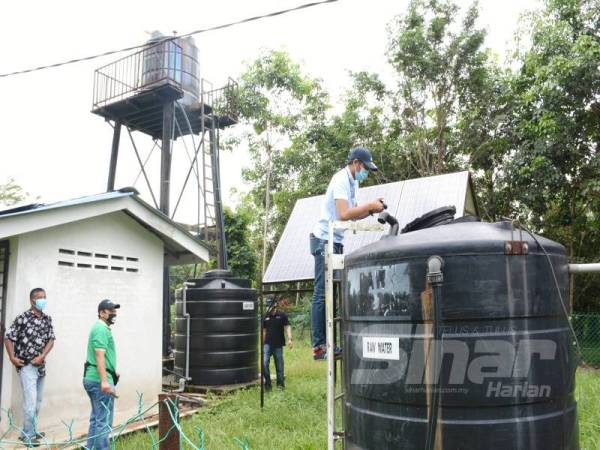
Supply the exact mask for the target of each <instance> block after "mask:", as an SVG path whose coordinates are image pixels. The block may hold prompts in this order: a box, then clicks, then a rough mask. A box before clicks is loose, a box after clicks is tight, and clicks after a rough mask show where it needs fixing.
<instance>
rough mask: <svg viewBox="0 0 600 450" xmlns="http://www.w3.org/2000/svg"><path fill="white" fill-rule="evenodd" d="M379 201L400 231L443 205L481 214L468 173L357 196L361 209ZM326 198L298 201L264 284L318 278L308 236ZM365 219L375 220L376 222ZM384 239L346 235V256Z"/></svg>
mask: <svg viewBox="0 0 600 450" xmlns="http://www.w3.org/2000/svg"><path fill="white" fill-rule="evenodd" d="M379 197H383V198H384V200H385V202H386V204H387V205H388V212H389V213H390V214H391V215H393V216H395V217H396V218H397V219H398V223H399V224H400V229H402V228H403V227H404V225H406V224H407V223H409V222H411V221H412V220H414V219H416V218H417V217H420V216H422V215H423V214H425V213H426V212H429V211H431V210H433V209H436V208H439V207H442V206H449V205H453V206H455V207H456V216H455V217H462V216H463V215H466V214H471V215H477V214H478V211H477V204H476V201H475V197H474V195H473V189H472V187H471V181H470V174H469V172H467V171H465V172H456V173H450V174H445V175H437V176H432V177H424V178H416V179H412V180H405V181H398V182H395V183H387V184H380V185H376V186H369V187H366V188H361V189H360V190H359V191H358V203H359V204H360V203H365V202H366V201H370V200H373V199H376V198H379ZM323 198H324V195H319V196H316V197H308V198H303V199H300V200H298V201H297V202H296V205H295V206H294V209H293V211H292V214H291V215H290V218H289V220H288V223H287V224H286V226H285V229H284V230H283V234H282V235H281V239H280V240H279V243H278V244H277V248H276V249H275V252H274V253H273V257H272V258H271V261H270V262H269V266H268V267H267V270H266V271H265V275H264V277H263V283H264V284H271V283H283V282H290V281H304V280H312V279H313V278H314V259H313V256H312V255H311V254H310V251H309V234H310V233H311V231H312V230H313V228H314V226H315V224H316V222H317V220H318V217H319V215H320V209H321V203H322V201H323ZM364 220H370V221H376V218H375V217H373V218H369V219H364ZM385 233H387V229H386V231H385ZM382 234H383V233H381V232H358V233H356V234H352V233H351V232H350V231H347V232H346V234H345V237H344V253H345V254H348V253H351V252H352V251H354V250H356V249H357V248H359V247H363V246H365V245H367V244H370V243H372V242H374V241H376V240H378V239H380V238H381V236H382Z"/></svg>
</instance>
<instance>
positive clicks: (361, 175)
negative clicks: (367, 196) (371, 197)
mask: <svg viewBox="0 0 600 450" xmlns="http://www.w3.org/2000/svg"><path fill="white" fill-rule="evenodd" d="M368 176H369V171H368V170H366V169H361V170H360V171H358V172H356V181H358V182H361V181H364V180H365V179H366V178H367V177H368Z"/></svg>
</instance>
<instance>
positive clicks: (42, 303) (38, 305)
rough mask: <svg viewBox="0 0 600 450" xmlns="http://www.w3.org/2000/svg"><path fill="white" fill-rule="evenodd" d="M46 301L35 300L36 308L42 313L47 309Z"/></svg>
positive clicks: (43, 299) (41, 299)
mask: <svg viewBox="0 0 600 450" xmlns="http://www.w3.org/2000/svg"><path fill="white" fill-rule="evenodd" d="M46 303H47V301H46V299H45V298H38V299H36V300H35V307H36V308H37V309H39V310H40V311H43V310H44V308H45V307H46Z"/></svg>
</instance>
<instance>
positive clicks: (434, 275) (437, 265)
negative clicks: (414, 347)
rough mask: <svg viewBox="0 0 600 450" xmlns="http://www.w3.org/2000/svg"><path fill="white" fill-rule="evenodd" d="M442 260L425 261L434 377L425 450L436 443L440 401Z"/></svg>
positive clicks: (431, 258)
mask: <svg viewBox="0 0 600 450" xmlns="http://www.w3.org/2000/svg"><path fill="white" fill-rule="evenodd" d="M443 267H444V260H443V259H442V258H441V257H440V256H437V255H435V256H431V257H430V258H429V259H428V260H427V282H428V283H429V284H430V285H431V290H432V297H433V298H432V308H433V346H434V347H433V358H432V366H433V367H432V371H433V376H434V377H435V382H434V383H433V384H434V387H433V392H432V398H431V415H430V417H429V423H428V424H427V438H426V442H425V449H426V450H433V449H434V446H435V443H436V431H437V422H438V408H439V399H440V392H439V391H440V386H439V384H440V380H439V375H438V374H439V373H440V371H439V370H438V366H439V365H441V363H442V348H441V347H442V338H441V333H440V325H441V323H440V322H441V321H442V312H441V307H442V305H441V296H442V283H443V281H444V274H443V272H442V269H443Z"/></svg>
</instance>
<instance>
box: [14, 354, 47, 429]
mask: <svg viewBox="0 0 600 450" xmlns="http://www.w3.org/2000/svg"><path fill="white" fill-rule="evenodd" d="M19 377H20V378H21V389H22V390H23V432H22V433H21V436H22V437H23V439H25V440H28V439H34V438H35V435H36V433H37V432H38V430H37V418H38V415H39V413H40V407H41V406H42V396H43V393H44V378H45V377H40V376H39V375H38V369H37V367H36V366H32V365H31V364H27V365H26V366H23V367H22V368H21V370H19Z"/></svg>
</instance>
